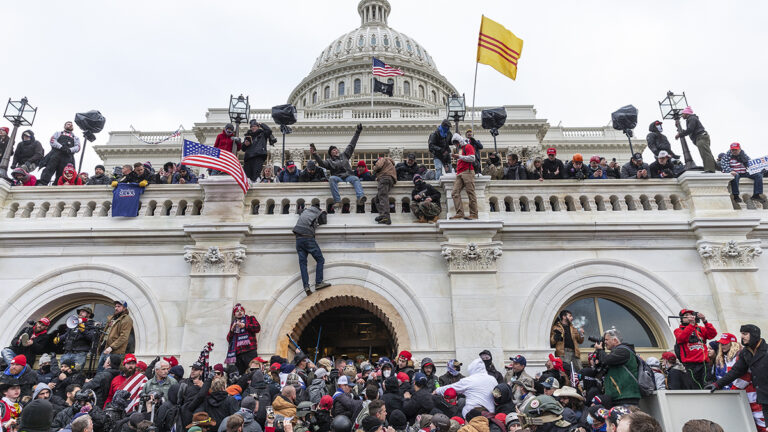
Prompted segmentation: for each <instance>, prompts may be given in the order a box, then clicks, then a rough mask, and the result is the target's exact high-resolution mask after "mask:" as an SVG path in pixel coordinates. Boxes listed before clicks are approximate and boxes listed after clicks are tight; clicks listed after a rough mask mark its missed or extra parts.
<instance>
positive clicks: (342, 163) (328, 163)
mask: <svg viewBox="0 0 768 432" xmlns="http://www.w3.org/2000/svg"><path fill="white" fill-rule="evenodd" d="M362 131H363V124H362V123H358V124H357V127H356V128H355V134H354V135H353V136H352V140H351V141H350V142H349V145H348V146H347V148H346V149H344V152H343V153H342V152H340V151H339V149H338V147H336V146H333V145H332V146H330V147H328V158H327V159H322V158H321V157H320V155H318V154H317V149H316V148H315V144H314V143H313V144H310V145H309V152H310V153H311V155H312V158H313V159H314V160H315V162H317V164H318V165H319V166H321V167H323V168H325V169H327V170H328V171H330V177H328V181H329V183H330V187H331V195H333V207H334V213H336V210H341V195H339V183H340V182H347V183H350V184H352V186H353V187H354V188H355V195H356V196H357V205H363V204H365V201H366V197H365V193H364V192H363V185H362V184H361V183H360V178H359V177H357V176H356V175H355V172H354V171H352V167H351V166H350V165H349V160H350V159H351V158H352V155H353V154H354V153H355V146H356V145H357V140H358V139H359V138H360V133H361V132H362Z"/></svg>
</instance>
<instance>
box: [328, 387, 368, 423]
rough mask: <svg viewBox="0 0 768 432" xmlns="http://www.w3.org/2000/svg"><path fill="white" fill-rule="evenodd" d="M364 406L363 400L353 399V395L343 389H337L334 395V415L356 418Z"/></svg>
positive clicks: (332, 410)
mask: <svg viewBox="0 0 768 432" xmlns="http://www.w3.org/2000/svg"><path fill="white" fill-rule="evenodd" d="M362 408H363V402H362V401H360V400H357V399H352V396H350V395H349V394H347V393H344V392H343V391H341V390H337V391H336V393H335V394H334V395H333V407H332V408H331V415H332V416H333V417H336V416H338V415H345V416H347V417H348V418H350V419H355V418H357V414H358V413H359V412H360V410H361V409H362Z"/></svg>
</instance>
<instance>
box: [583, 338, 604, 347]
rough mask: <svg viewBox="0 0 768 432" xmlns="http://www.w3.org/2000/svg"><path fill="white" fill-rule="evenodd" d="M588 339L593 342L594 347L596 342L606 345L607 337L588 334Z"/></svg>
mask: <svg viewBox="0 0 768 432" xmlns="http://www.w3.org/2000/svg"><path fill="white" fill-rule="evenodd" d="M587 340H588V341H590V342H592V348H594V347H595V345H596V344H601V345H603V346H604V345H605V338H602V337H595V336H587Z"/></svg>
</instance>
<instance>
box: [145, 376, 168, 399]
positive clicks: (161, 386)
mask: <svg viewBox="0 0 768 432" xmlns="http://www.w3.org/2000/svg"><path fill="white" fill-rule="evenodd" d="M174 384H176V379H174V378H173V377H172V376H170V375H169V376H168V377H166V378H165V380H164V381H163V382H162V383H158V382H157V377H154V378H152V379H151V380H149V381H147V383H146V384H145V385H144V390H142V392H141V393H142V394H149V392H151V391H158V392H160V393H162V394H163V397H164V398H167V397H168V389H170V388H171V386H172V385H174Z"/></svg>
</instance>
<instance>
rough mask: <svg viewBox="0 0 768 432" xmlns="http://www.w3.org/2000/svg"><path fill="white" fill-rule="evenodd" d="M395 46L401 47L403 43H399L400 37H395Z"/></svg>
mask: <svg viewBox="0 0 768 432" xmlns="http://www.w3.org/2000/svg"><path fill="white" fill-rule="evenodd" d="M395 46H396V47H397V49H400V48H402V47H403V44H402V43H400V38H395Z"/></svg>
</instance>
